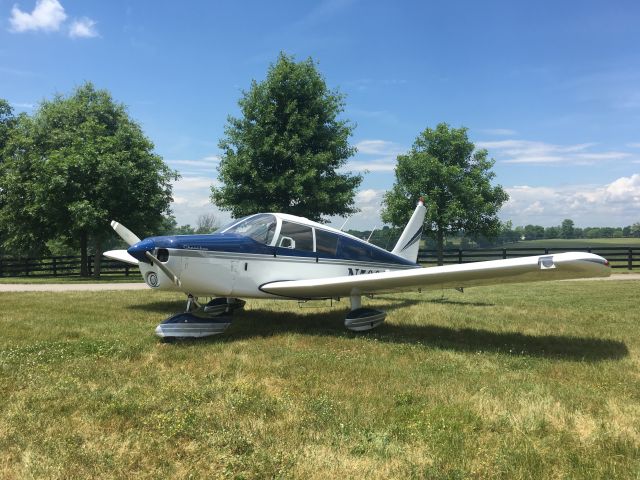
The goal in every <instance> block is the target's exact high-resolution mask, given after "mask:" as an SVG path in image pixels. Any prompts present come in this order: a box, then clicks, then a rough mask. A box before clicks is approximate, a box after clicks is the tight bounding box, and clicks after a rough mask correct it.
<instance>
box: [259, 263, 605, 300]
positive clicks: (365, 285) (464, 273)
mask: <svg viewBox="0 0 640 480" xmlns="http://www.w3.org/2000/svg"><path fill="white" fill-rule="evenodd" d="M610 274H611V268H610V267H609V262H607V260H605V259H604V258H602V257H600V256H598V255H595V254H592V253H583V252H568V253H557V254H552V255H537V256H532V257H521V258H513V259H508V260H491V261H488V262H477V263H466V264H459V265H446V266H442V267H429V268H416V269H411V270H402V271H393V272H382V273H370V274H363V275H351V276H343V277H333V278H318V279H310V280H293V281H281V282H271V283H267V284H265V285H262V286H261V287H260V289H261V290H262V291H264V292H267V293H271V294H273V295H279V296H284V297H290V298H329V297H346V296H350V295H365V294H373V293H383V292H394V291H395V292H397V291H410V290H417V289H432V290H437V289H443V288H464V287H474V286H482V285H495V284H501V283H526V282H542V281H550V280H567V279H576V278H589V277H608V276H609V275H610Z"/></svg>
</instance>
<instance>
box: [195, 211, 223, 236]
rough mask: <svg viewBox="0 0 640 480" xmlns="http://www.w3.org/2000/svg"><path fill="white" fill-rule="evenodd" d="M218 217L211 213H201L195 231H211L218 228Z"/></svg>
mask: <svg viewBox="0 0 640 480" xmlns="http://www.w3.org/2000/svg"><path fill="white" fill-rule="evenodd" d="M218 226H219V225H218V219H217V218H216V216H215V215H214V214H213V213H203V214H202V215H199V216H198V226H197V227H196V231H195V233H211V232H213V231H214V230H216V229H217V228H218Z"/></svg>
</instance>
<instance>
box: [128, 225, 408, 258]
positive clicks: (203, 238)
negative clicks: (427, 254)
mask: <svg viewBox="0 0 640 480" xmlns="http://www.w3.org/2000/svg"><path fill="white" fill-rule="evenodd" d="M338 239H339V241H338V245H337V250H336V255H330V254H326V253H322V252H318V253H316V252H309V251H305V250H297V249H290V248H282V247H271V246H268V245H264V244H262V243H260V242H257V241H255V240H254V239H252V238H250V237H246V236H244V235H239V234H236V233H213V234H209V235H173V236H164V237H149V238H146V239H144V240H142V241H141V242H138V243H136V244H135V245H133V246H131V247H130V248H129V249H128V250H127V251H128V252H129V254H130V255H132V256H133V257H135V258H136V259H138V260H140V261H143V262H147V261H148V260H147V259H146V257H145V254H144V252H145V251H152V250H154V249H158V248H166V249H178V250H196V251H198V250H199V251H214V252H229V253H247V254H262V255H273V256H287V257H307V258H316V257H317V258H328V259H337V260H347V261H348V260H354V261H359V262H376V263H388V264H392V265H393V264H395V265H403V266H405V265H407V266H408V265H410V266H416V265H417V264H416V263H414V262H411V261H409V260H406V259H404V258H402V257H399V256H397V255H394V254H392V253H391V252H387V251H386V250H383V249H381V248H379V247H376V246H375V245H372V244H370V243H366V242H363V241H359V240H355V239H352V238H349V237H346V236H341V235H338Z"/></svg>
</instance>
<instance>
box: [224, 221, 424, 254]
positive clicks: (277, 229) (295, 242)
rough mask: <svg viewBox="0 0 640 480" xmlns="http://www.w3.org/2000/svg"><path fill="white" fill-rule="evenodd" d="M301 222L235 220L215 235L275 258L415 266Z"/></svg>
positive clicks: (343, 236) (365, 245)
mask: <svg viewBox="0 0 640 480" xmlns="http://www.w3.org/2000/svg"><path fill="white" fill-rule="evenodd" d="M300 220H302V221H296V217H291V216H283V217H278V216H276V215H273V214H270V213H259V214H256V215H250V216H248V217H244V218H241V219H238V220H234V221H233V222H232V223H229V224H227V225H225V226H224V227H221V228H219V229H218V230H217V231H216V233H222V234H235V235H242V236H243V237H248V238H251V239H252V240H254V241H255V242H257V243H259V244H261V245H264V246H267V247H275V250H274V252H275V254H277V255H293V256H304V257H318V258H340V259H344V260H358V261H377V262H381V263H403V264H408V265H415V264H414V263H413V262H409V261H404V260H402V259H398V257H396V256H395V255H393V254H391V253H389V252H387V251H386V250H383V249H381V248H378V247H376V246H374V245H371V244H369V243H366V242H363V241H361V240H357V239H355V238H352V237H350V236H348V235H344V234H340V233H338V232H335V231H331V230H330V229H324V228H319V227H320V225H316V224H312V225H310V224H308V223H306V222H307V221H305V220H304V219H300ZM310 223H311V222H310Z"/></svg>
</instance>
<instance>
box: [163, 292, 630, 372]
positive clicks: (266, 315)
mask: <svg viewBox="0 0 640 480" xmlns="http://www.w3.org/2000/svg"><path fill="white" fill-rule="evenodd" d="M413 303H415V302H414V301H412V300H404V301H398V302H394V303H392V304H389V305H387V306H384V307H383V306H382V305H378V306H377V307H378V308H383V309H384V310H387V311H389V310H392V309H395V308H402V307H405V306H408V305H411V304H413ZM162 305H165V306H170V307H174V306H175V302H159V303H158V304H157V307H158V308H160V307H161V306H162ZM163 312H165V313H166V312H167V310H163ZM345 313H346V309H344V308H335V309H332V310H329V309H323V310H322V311H319V312H309V311H306V312H304V313H301V311H279V312H274V311H272V310H264V309H256V310H246V311H240V312H236V313H235V315H234V320H233V323H232V325H231V327H230V328H229V329H228V330H227V331H226V332H225V333H224V334H223V335H221V336H214V337H208V338H203V339H197V340H188V341H182V342H178V343H177V344H176V345H184V346H188V345H191V344H193V343H203V342H204V343H206V342H235V341H238V340H246V339H252V338H268V337H272V336H277V335H281V334H291V333H295V334H300V335H310V336H318V337H336V338H338V337H341V338H356V337H365V338H366V337H368V338H375V339H376V340H377V341H381V342H388V343H396V344H418V345H423V346H424V347H426V348H438V349H442V350H453V351H459V352H470V353H500V354H505V355H512V356H530V357H543V358H555V359H562V360H569V361H588V362H597V361H602V360H616V359H621V358H624V357H626V356H627V355H628V354H629V350H628V348H627V346H626V345H625V344H624V343H623V342H620V341H616V340H608V339H600V338H593V337H573V336H567V335H528V334H522V333H518V332H494V331H491V330H484V329H477V328H463V329H455V328H450V327H442V326H435V325H393V324H383V325H382V326H380V327H378V328H377V329H376V330H374V331H370V332H363V333H355V332H351V331H348V330H346V329H345V327H344V316H345Z"/></svg>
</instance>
